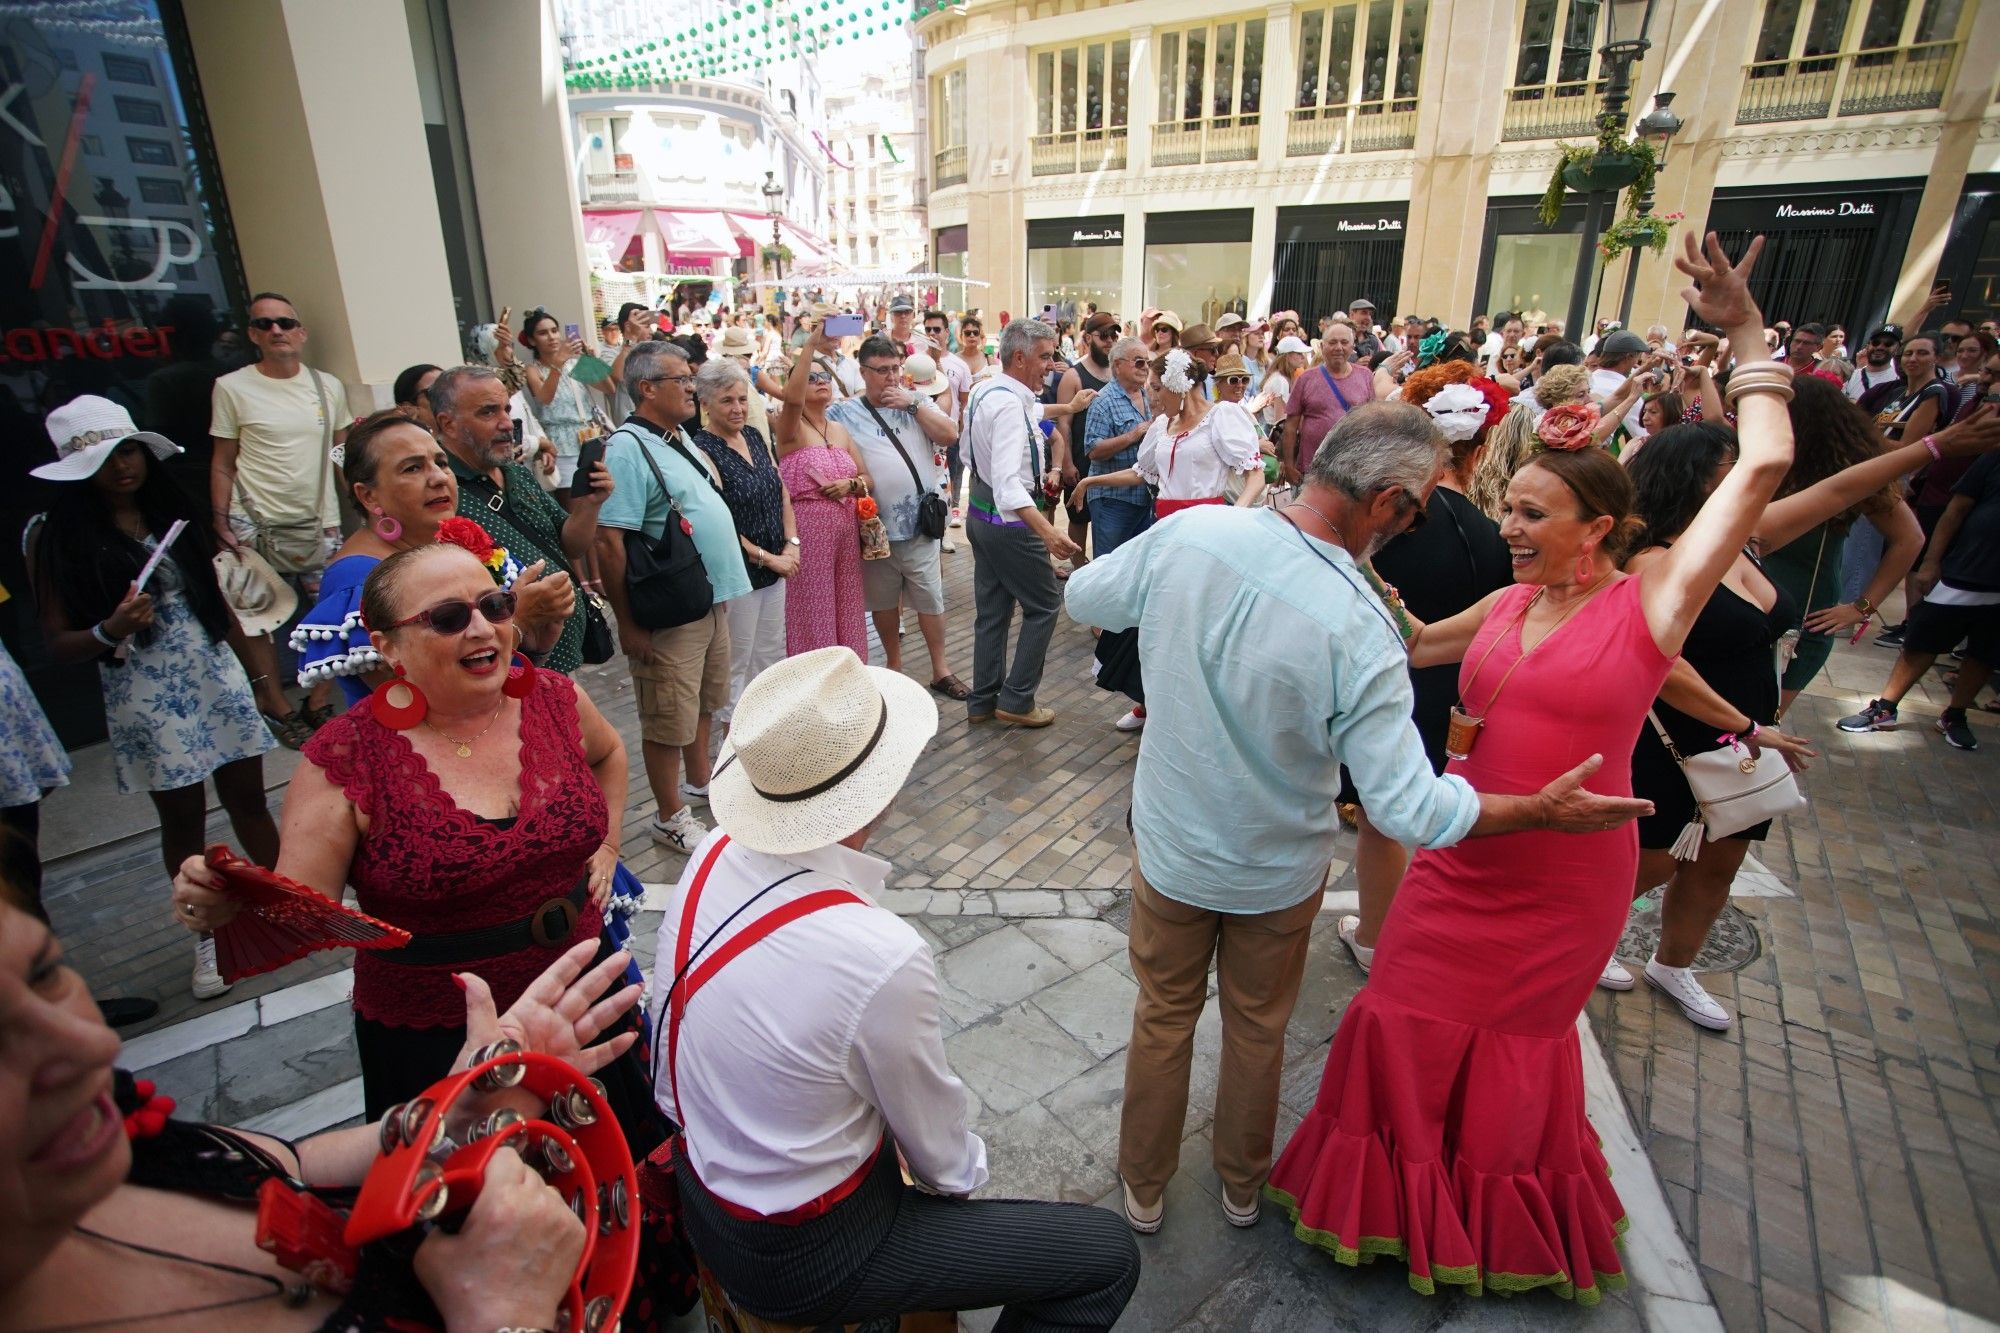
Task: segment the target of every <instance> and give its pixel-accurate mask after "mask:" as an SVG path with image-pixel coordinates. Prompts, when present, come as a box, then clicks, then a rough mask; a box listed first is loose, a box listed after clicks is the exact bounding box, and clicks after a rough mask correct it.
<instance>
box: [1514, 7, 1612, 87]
mask: <svg viewBox="0 0 2000 1333" xmlns="http://www.w3.org/2000/svg"><path fill="white" fill-rule="evenodd" d="M1602 12H1604V6H1603V4H1602V3H1601V0H1528V3H1527V7H1526V8H1525V9H1524V10H1523V11H1522V13H1521V44H1520V47H1519V49H1518V51H1517V52H1516V54H1515V58H1514V91H1515V92H1516V93H1521V92H1527V91H1531V90H1537V89H1548V90H1550V91H1551V92H1553V94H1554V95H1555V96H1558V97H1593V96H1594V94H1593V93H1592V92H1591V89H1590V80H1591V79H1592V77H1593V76H1594V75H1595V74H1596V73H1597V63H1598V60H1599V56H1598V47H1599V46H1600V45H1602V42H1601V41H1600V40H1599V30H1600V28H1601V26H1602V25H1601V24H1600V23H1599V22H1598V16H1599V15H1600V14H1601V13H1602Z"/></svg>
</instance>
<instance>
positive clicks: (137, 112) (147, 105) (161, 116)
mask: <svg viewBox="0 0 2000 1333" xmlns="http://www.w3.org/2000/svg"><path fill="white" fill-rule="evenodd" d="M112 101H113V102H114V104H115V105H116V106H117V108H118V119H120V120H122V121H124V122H125V123H126V124H127V125H160V126H164V125H165V124H166V123H167V113H166V110H165V109H164V108H163V107H161V106H160V104H159V103H158V102H152V101H148V100H146V99H145V98H143V97H118V98H113V99H112Z"/></svg>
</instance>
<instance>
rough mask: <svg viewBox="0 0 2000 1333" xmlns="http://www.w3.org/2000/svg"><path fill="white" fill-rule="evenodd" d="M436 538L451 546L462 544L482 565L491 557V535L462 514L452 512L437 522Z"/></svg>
mask: <svg viewBox="0 0 2000 1333" xmlns="http://www.w3.org/2000/svg"><path fill="white" fill-rule="evenodd" d="M437 539H438V540H439V541H441V542H449V543H451V544H452V545H453V546H463V547H464V548H465V549H466V550H468V551H470V552H472V554H473V555H474V556H475V557H476V558H477V559H478V561H479V563H480V564H482V565H483V564H485V563H486V562H487V561H488V560H490V559H492V558H493V537H492V535H491V534H490V533H488V532H487V531H486V529H485V528H482V527H480V526H479V524H477V523H475V522H474V521H473V520H471V519H469V518H466V517H464V516H462V515H459V514H453V515H452V516H451V517H450V518H448V519H446V520H445V521H444V522H442V523H440V524H438V535H437Z"/></svg>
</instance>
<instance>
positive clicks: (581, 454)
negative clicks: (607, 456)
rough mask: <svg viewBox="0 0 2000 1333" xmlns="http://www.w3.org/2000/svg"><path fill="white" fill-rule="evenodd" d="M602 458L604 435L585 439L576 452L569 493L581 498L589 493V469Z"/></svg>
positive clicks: (571, 496) (574, 497)
mask: <svg viewBox="0 0 2000 1333" xmlns="http://www.w3.org/2000/svg"><path fill="white" fill-rule="evenodd" d="M603 458H604V437H603V436H599V437H598V438H596V439H594V440H585V441H584V442H583V444H582V445H581V446H580V447H579V448H578V449H577V452H576V475H575V476H574V477H572V478H570V483H569V495H570V498H571V499H572V500H581V499H583V498H584V497H585V496H587V495H589V494H590V470H591V469H592V468H594V467H596V466H597V465H598V463H599V462H601V461H602V460H603Z"/></svg>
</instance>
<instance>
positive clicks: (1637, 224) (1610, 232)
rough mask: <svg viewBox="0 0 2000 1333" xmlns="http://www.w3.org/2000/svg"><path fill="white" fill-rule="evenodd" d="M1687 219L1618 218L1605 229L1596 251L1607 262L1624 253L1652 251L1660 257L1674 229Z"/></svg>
mask: <svg viewBox="0 0 2000 1333" xmlns="http://www.w3.org/2000/svg"><path fill="white" fill-rule="evenodd" d="M1686 216H1687V215H1686V214H1685V213H1648V214H1647V215H1646V216H1644V217H1631V218H1619V219H1618V220H1617V221H1616V222H1614V223H1612V224H1611V226H1610V227H1609V228H1607V229H1606V230H1605V233H1604V238H1603V239H1602V240H1600V241H1598V243H1597V252H1598V253H1599V254H1601V255H1603V256H1604V257H1605V258H1606V259H1616V258H1617V257H1618V256H1619V255H1622V254H1624V253H1625V252H1626V251H1627V250H1651V251H1652V252H1653V253H1654V254H1656V255H1657V254H1663V253H1665V251H1666V248H1667V241H1668V239H1669V238H1670V237H1671V236H1672V235H1673V231H1674V227H1675V226H1676V225H1677V224H1678V223H1679V222H1681V220H1682V219H1684V218H1685V217H1686Z"/></svg>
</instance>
